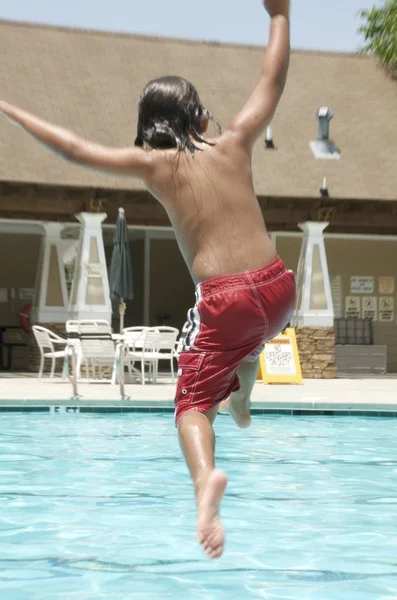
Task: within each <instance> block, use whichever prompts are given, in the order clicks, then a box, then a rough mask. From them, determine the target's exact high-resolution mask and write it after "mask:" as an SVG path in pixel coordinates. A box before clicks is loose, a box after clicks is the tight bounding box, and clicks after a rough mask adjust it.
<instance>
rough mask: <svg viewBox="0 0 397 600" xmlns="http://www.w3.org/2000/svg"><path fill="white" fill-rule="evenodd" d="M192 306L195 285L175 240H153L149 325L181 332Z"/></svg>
mask: <svg viewBox="0 0 397 600" xmlns="http://www.w3.org/2000/svg"><path fill="white" fill-rule="evenodd" d="M194 303H195V295H194V285H193V282H192V279H191V277H190V274H189V271H188V269H187V267H186V264H185V262H184V260H183V258H182V255H181V253H180V250H179V248H178V245H177V243H176V241H175V240H172V239H169V240H157V239H152V241H151V249H150V324H151V325H158V324H160V320H161V319H160V316H159V315H161V314H168V315H170V318H169V320H168V321H167V322H165V323H164V324H166V325H171V326H173V327H178V329H181V328H182V326H183V324H184V323H185V321H186V314H187V311H188V309H189V308H191V307H192V306H193V305H194Z"/></svg>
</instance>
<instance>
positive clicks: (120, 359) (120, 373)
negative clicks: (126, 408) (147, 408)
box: [64, 342, 128, 400]
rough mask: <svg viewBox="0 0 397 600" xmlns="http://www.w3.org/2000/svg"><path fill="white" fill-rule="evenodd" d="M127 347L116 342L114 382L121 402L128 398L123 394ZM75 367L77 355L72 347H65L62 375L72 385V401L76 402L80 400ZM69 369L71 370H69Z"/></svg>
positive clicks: (122, 343)
mask: <svg viewBox="0 0 397 600" xmlns="http://www.w3.org/2000/svg"><path fill="white" fill-rule="evenodd" d="M126 349H127V346H126V344H125V343H124V342H118V343H117V344H116V348H115V362H114V367H113V368H114V369H116V381H117V379H118V381H119V387H120V397H121V400H127V399H128V396H126V394H125V354H126ZM76 365H77V353H76V347H75V346H74V345H68V346H67V347H66V355H65V365H64V374H65V375H66V376H67V378H68V379H69V381H70V382H71V384H72V388H73V395H72V398H71V399H72V400H78V399H79V398H81V395H80V394H79V389H78V379H77V373H76ZM70 367H71V368H70Z"/></svg>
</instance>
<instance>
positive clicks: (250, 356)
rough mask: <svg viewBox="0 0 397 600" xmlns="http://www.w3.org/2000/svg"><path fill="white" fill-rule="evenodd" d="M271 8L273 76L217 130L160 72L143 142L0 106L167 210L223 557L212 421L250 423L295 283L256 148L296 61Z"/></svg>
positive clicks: (207, 539) (193, 467) (195, 466)
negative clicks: (261, 369)
mask: <svg viewBox="0 0 397 600" xmlns="http://www.w3.org/2000/svg"><path fill="white" fill-rule="evenodd" d="M264 5H265V8H266V9H267V11H268V13H269V15H270V17H271V27H270V40H269V44H268V46H267V48H266V51H265V55H264V59H263V74H262V77H261V79H260V81H259V83H258V85H257V87H256V89H255V90H254V92H253V93H252V95H251V97H250V98H249V99H248V101H247V103H246V104H245V106H244V107H243V108H242V110H241V111H240V112H239V113H238V114H237V115H236V116H235V117H234V118H233V119H232V120H231V121H230V122H229V123H228V125H227V126H226V127H225V128H224V131H223V133H219V136H217V137H216V138H213V139H208V138H205V137H204V134H205V133H206V131H207V126H208V122H209V120H213V121H216V119H214V117H213V116H212V115H211V113H210V112H209V111H208V110H206V109H205V108H204V107H203V106H202V104H201V102H200V99H199V96H198V94H197V91H196V89H195V88H194V86H193V85H192V84H190V83H189V82H188V81H186V80H184V79H182V78H179V77H164V78H161V79H157V80H154V81H151V82H150V83H149V84H148V85H147V87H146V88H145V90H144V91H143V93H142V96H141V99H140V103H139V120H138V135H137V138H136V140H135V145H134V146H132V147H128V148H122V149H116V148H108V147H104V146H102V145H99V144H95V143H93V142H90V141H87V140H85V139H82V138H80V137H79V136H77V135H75V134H73V133H71V132H70V131H67V130H65V129H62V128H60V127H57V126H55V125H51V124H49V123H47V122H45V121H43V120H41V119H39V118H37V117H35V116H33V115H31V114H29V113H27V112H25V111H23V110H21V109H19V108H16V107H14V106H12V105H10V104H8V103H6V102H0V112H1V113H2V114H3V115H4V116H5V117H7V118H9V119H10V120H11V121H13V122H14V123H16V124H19V125H20V126H22V127H23V128H24V129H25V130H26V131H27V132H28V133H30V134H31V135H32V136H34V137H35V138H36V139H37V140H39V141H40V142H42V143H44V144H45V145H46V146H47V147H48V148H50V149H51V150H53V151H55V152H57V153H58V154H60V155H61V156H62V157H63V158H65V159H67V160H69V161H72V162H74V163H77V164H80V165H83V166H86V167H93V168H95V169H99V170H102V171H106V172H110V173H116V174H121V175H130V176H133V177H138V178H139V179H141V180H142V181H143V182H144V184H145V186H146V187H147V189H148V190H149V191H150V192H151V193H152V194H153V196H155V197H156V198H157V199H158V201H159V202H161V204H162V205H163V206H164V208H165V209H166V211H167V213H168V216H169V218H170V221H171V223H172V225H173V228H174V230H175V234H176V237H177V240H178V244H179V247H180V250H181V252H182V254H183V256H184V259H185V261H186V264H187V266H188V268H189V270H190V273H191V275H192V279H193V281H194V283H195V284H196V298H197V303H196V305H195V307H194V308H193V309H191V310H190V311H189V314H188V319H189V328H188V331H187V335H186V339H185V345H184V351H183V352H182V354H181V356H180V360H179V370H178V374H179V377H178V385H177V391H176V397H175V406H176V410H175V419H176V423H177V427H178V434H179V440H180V444H181V447H182V449H183V452H184V455H185V458H186V462H187V465H188V468H189V470H190V474H191V477H192V480H193V483H194V487H195V494H196V501H197V511H198V519H197V537H198V539H199V541H200V543H201V544H202V545H203V548H204V551H205V552H206V554H207V555H208V556H210V557H211V558H218V557H220V556H221V554H222V552H223V547H224V538H225V534H224V529H223V526H222V523H221V521H220V517H219V506H220V502H221V500H222V497H223V494H224V491H225V489H226V484H227V479H226V475H225V473H223V472H222V471H219V470H215V466H214V446H215V436H214V432H213V428H212V425H213V422H214V419H215V417H216V415H217V412H218V408H219V404H220V403H221V402H222V401H224V400H225V399H229V405H228V406H229V412H230V414H231V416H232V417H233V419H234V420H235V422H236V423H237V425H238V426H240V427H247V426H248V425H249V424H250V396H251V391H252V388H253V385H254V382H255V379H256V375H257V372H258V356H259V354H260V352H261V349H262V348H263V343H264V341H266V340H268V339H270V338H272V337H274V336H275V335H277V334H278V333H279V332H280V331H281V330H282V329H283V328H284V326H285V324H286V323H287V322H288V320H289V318H290V314H291V311H292V309H293V305H294V301H295V281H294V276H293V274H292V273H291V272H290V271H287V270H286V269H285V267H284V264H283V262H282V261H281V260H280V259H279V258H278V257H277V254H276V251H275V248H274V247H273V245H272V243H271V242H270V240H269V236H268V234H267V231H266V227H265V223H264V220H263V216H262V212H261V209H260V206H259V203H258V201H257V198H256V196H255V192H254V188H253V182H252V172H251V156H252V149H253V146H254V144H255V142H256V140H257V139H258V137H259V136H260V135H261V134H262V133H263V132H264V130H265V128H266V126H267V125H268V124H269V123H270V121H271V119H272V117H273V115H274V112H275V110H276V107H277V105H278V103H279V100H280V97H281V95H282V92H283V89H284V86H285V82H286V78H287V72H288V66H289V55H290V42H289V0H264Z"/></svg>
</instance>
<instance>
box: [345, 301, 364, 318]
mask: <svg viewBox="0 0 397 600" xmlns="http://www.w3.org/2000/svg"><path fill="white" fill-rule="evenodd" d="M345 317H346V319H360V318H361V298H360V297H359V296H346V298H345Z"/></svg>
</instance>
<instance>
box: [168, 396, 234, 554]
mask: <svg viewBox="0 0 397 600" xmlns="http://www.w3.org/2000/svg"><path fill="white" fill-rule="evenodd" d="M217 412H218V406H214V407H213V408H211V409H210V410H208V411H207V412H206V413H200V412H198V411H195V410H189V411H186V412H185V413H183V414H182V415H181V416H180V418H179V419H178V433H179V441H180V444H181V447H182V450H183V453H184V455H185V459H186V463H187V466H188V468H189V471H190V474H191V477H192V480H193V484H194V489H195V494H196V502H197V513H198V519H197V537H198V540H199V542H200V543H201V544H202V545H203V548H204V551H205V552H206V554H207V555H208V556H209V557H210V558H219V557H220V556H221V554H222V552H223V546H224V541H225V533H224V529H223V526H222V523H221V520H220V518H219V505H220V502H221V500H222V497H223V494H224V492H225V489H226V485H227V479H226V475H225V473H223V472H222V471H217V470H215V459H214V451H215V434H214V430H213V429H212V424H213V422H214V420H215V417H216V415H217Z"/></svg>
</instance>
